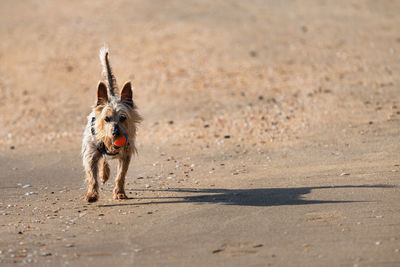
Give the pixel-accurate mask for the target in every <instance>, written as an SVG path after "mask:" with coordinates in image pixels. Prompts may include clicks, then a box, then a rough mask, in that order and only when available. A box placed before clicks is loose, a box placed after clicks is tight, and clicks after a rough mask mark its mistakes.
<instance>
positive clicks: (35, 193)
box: [25, 192, 38, 196]
mask: <svg viewBox="0 0 400 267" xmlns="http://www.w3.org/2000/svg"><path fill="white" fill-rule="evenodd" d="M37 194H38V193H37V192H26V193H25V196H30V195H37Z"/></svg>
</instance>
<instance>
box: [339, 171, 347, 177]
mask: <svg viewBox="0 0 400 267" xmlns="http://www.w3.org/2000/svg"><path fill="white" fill-rule="evenodd" d="M347 175H350V173H348V172H342V173H341V174H340V175H339V176H347Z"/></svg>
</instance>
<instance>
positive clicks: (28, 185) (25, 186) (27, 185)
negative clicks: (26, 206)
mask: <svg viewBox="0 0 400 267" xmlns="http://www.w3.org/2000/svg"><path fill="white" fill-rule="evenodd" d="M29 187H32V185H31V184H26V185H24V186H23V187H22V188H29Z"/></svg>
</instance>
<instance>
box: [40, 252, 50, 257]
mask: <svg viewBox="0 0 400 267" xmlns="http://www.w3.org/2000/svg"><path fill="white" fill-rule="evenodd" d="M41 255H42V256H44V257H47V256H51V252H42V254H41Z"/></svg>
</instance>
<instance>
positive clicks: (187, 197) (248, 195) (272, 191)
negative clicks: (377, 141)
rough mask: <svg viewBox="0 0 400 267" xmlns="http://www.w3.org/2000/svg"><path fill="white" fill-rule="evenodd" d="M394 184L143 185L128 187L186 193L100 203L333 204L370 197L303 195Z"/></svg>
mask: <svg viewBox="0 0 400 267" xmlns="http://www.w3.org/2000/svg"><path fill="white" fill-rule="evenodd" d="M393 187H395V186H392V185H379V184H378V185H342V186H318V187H298V188H257V189H201V188H171V189H160V190H154V189H153V190H152V189H147V190H146V189H139V190H133V189H132V190H129V189H128V190H127V191H149V192H173V193H182V194H184V195H182V196H173V197H171V196H168V197H138V198H131V199H140V200H144V199H149V200H150V199H152V200H154V201H149V202H135V203H115V204H106V205H98V206H99V207H118V206H130V205H133V206H138V205H149V204H177V203H214V204H217V203H219V204H225V205H241V206H258V207H268V206H281V205H309V204H329V203H353V202H366V201H363V200H361V201H348V200H307V199H303V198H302V197H303V196H304V195H306V194H309V193H310V192H311V190H320V189H326V190H335V189H352V190H359V189H365V188H393Z"/></svg>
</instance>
